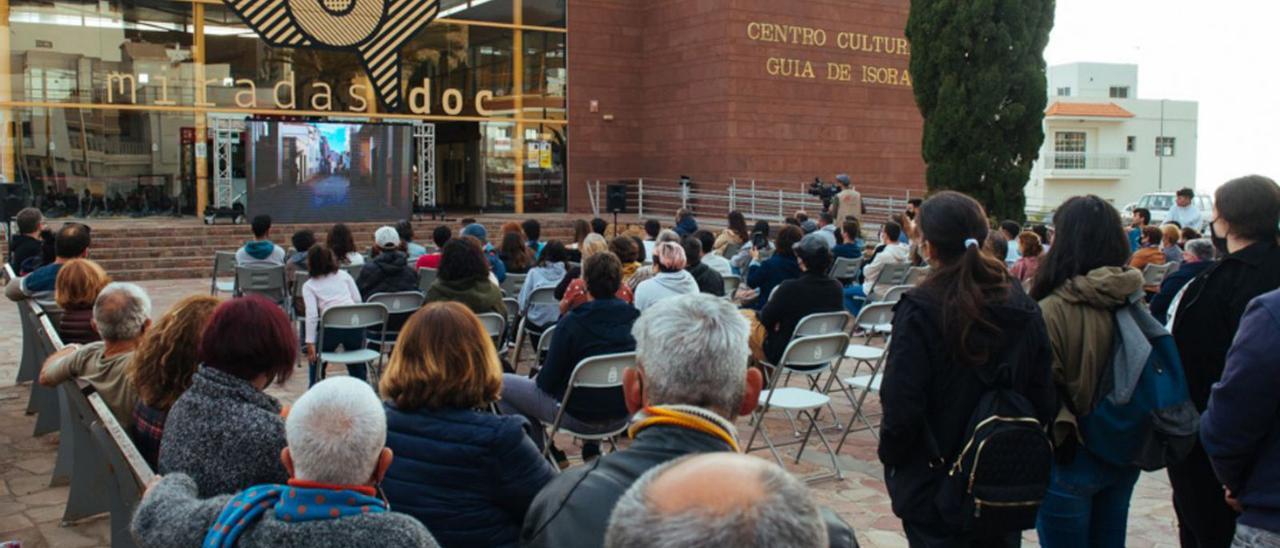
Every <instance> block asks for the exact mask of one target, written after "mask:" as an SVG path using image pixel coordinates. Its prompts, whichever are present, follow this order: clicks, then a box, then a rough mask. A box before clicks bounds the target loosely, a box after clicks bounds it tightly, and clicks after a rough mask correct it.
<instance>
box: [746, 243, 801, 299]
mask: <svg viewBox="0 0 1280 548" xmlns="http://www.w3.org/2000/svg"><path fill="white" fill-rule="evenodd" d="M802 237H804V233H803V232H801V231H800V229H799V228H796V227H794V226H786V227H783V229H782V230H780V231H778V239H777V242H776V243H775V247H776V250H775V251H774V252H773V256H772V257H769V258H768V259H765V260H764V261H763V262H762V261H761V260H760V250H759V249H756V248H755V246H754V245H752V247H751V249H750V250H749V251H748V252H749V253H750V255H751V265H750V266H749V267H748V268H747V276H746V280H745V281H746V283H747V286H748V287H751V288H754V289H755V290H756V291H758V292H759V295H758V297H757V298H756V301H755V303H754V304H753V305H751V308H753V309H755V310H760V309H763V308H764V305H765V303H767V302H769V295H770V294H772V293H773V289H774V288H775V287H778V284H781V283H782V282H785V281H787V280H791V279H794V278H799V277H800V274H801V272H802V271H801V270H800V263H799V262H798V261H797V260H796V255H795V251H794V249H793V248H794V246H795V245H796V243H798V242H799V241H800V238H802Z"/></svg>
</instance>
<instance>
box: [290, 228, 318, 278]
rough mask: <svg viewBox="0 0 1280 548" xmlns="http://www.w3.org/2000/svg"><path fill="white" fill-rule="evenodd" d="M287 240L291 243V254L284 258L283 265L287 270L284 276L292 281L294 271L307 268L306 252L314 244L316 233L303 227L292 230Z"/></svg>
mask: <svg viewBox="0 0 1280 548" xmlns="http://www.w3.org/2000/svg"><path fill="white" fill-rule="evenodd" d="M289 241H290V243H292V244H293V254H292V255H289V258H288V259H286V260H285V266H284V267H285V270H286V271H287V272H286V273H285V276H286V278H287V279H288V280H289V281H290V283H292V282H293V273H294V272H297V271H299V270H302V271H304V272H305V271H306V270H307V252H308V251H310V250H311V246H313V245H316V233H315V232H312V231H310V230H307V229H305V228H304V229H302V230H299V231H297V232H294V233H293V236H291V237H290V238H289Z"/></svg>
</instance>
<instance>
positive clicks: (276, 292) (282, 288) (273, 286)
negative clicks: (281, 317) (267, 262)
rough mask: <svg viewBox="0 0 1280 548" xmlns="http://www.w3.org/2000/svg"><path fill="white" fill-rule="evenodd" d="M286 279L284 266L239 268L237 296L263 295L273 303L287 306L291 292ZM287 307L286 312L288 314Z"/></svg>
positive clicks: (237, 272) (237, 269) (237, 271)
mask: <svg viewBox="0 0 1280 548" xmlns="http://www.w3.org/2000/svg"><path fill="white" fill-rule="evenodd" d="M286 285H287V284H285V279H284V266H237V267H236V295H237V296H243V295H249V294H254V295H261V296H263V297H266V298H267V300H270V301H271V302H273V303H276V304H279V305H280V306H285V305H286V303H288V301H289V290H288V288H287V287H286ZM287 308H290V307H286V312H287Z"/></svg>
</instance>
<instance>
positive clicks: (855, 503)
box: [0, 280, 1177, 548]
mask: <svg viewBox="0 0 1280 548" xmlns="http://www.w3.org/2000/svg"><path fill="white" fill-rule="evenodd" d="M142 286H143V287H144V288H145V289H146V290H147V291H148V292H149V293H150V294H151V296H152V299H153V301H154V311H153V313H154V315H155V316H156V317H158V316H160V315H161V314H163V312H164V311H165V310H168V308H169V307H170V306H172V305H173V303H174V302H176V301H177V300H178V299H180V298H181V297H183V296H185V295H187V294H190V293H196V292H202V291H205V290H206V289H205V288H207V287H208V282H207V281H204V280H182V281H157V282H144V283H143V284H142ZM21 344H22V343H21V330H20V329H19V326H18V318H17V311H16V308H15V307H14V306H13V305H11V304H9V303H0V542H4V541H6V540H18V541H21V542H22V543H23V546H24V547H27V548H37V547H43V546H52V547H80V546H106V545H107V544H108V538H109V536H110V534H109V529H108V523H107V520H106V519H105V517H98V518H90V519H88V520H84V521H82V522H79V523H75V524H71V525H69V526H62V525H60V524H59V520H60V519H61V516H62V510H63V505H64V504H65V502H66V497H67V488H66V487H49V473H50V471H51V470H52V468H53V459H54V455H55V453H56V450H57V434H56V433H55V434H51V435H47V436H44V437H42V438H33V437H32V436H31V431H32V426H33V424H34V420H33V417H28V416H25V415H24V414H23V410H24V409H25V408H26V402H27V393H28V390H29V389H28V387H27V386H25V385H23V386H14V384H13V379H14V378H15V376H16V374H17V362H18V358H19V356H20V355H21ZM793 384H795V381H793ZM305 385H306V374H305V372H303V371H301V370H300V371H299V374H296V375H294V376H293V378H292V379H291V380H290V381H289V382H288V383H287V384H286V385H285V386H283V387H276V388H272V389H271V390H270V392H271V393H272V394H273V395H276V396H277V397H280V398H281V399H283V400H287V401H292V400H293V399H295V398H296V397H297V396H298V395H299V394H301V393H302V391H303V390H304V389H305V388H306V386H305ZM835 400H836V403H837V406H836V410H837V413H838V414H839V415H840V416H841V417H842V418H845V419H847V418H848V416H849V413H850V410H851V407H850V405H849V403H848V402H847V401H846V400H845V398H844V397H843V396H839V395H837V397H836V398H835ZM869 402H870V403H869V406H868V407H869V409H871V410H874V408H876V407H877V402H876V401H875V399H874V396H872V398H870V399H869ZM765 424H766V427H767V428H768V429H769V431H770V432H771V433H772V435H773V437H774V440H775V441H783V440H789V439H792V438H791V431H790V428H789V425H788V424H787V422H786V420H785V419H784V418H781V417H777V418H771V419H769V420H766V422H765ZM738 427H739V429H740V431H741V433H742V435H743V437H744V439H745V437H746V436H748V435H749V434H750V430H749V426H748V425H747V421H746V420H745V419H742V420H739V421H738ZM828 434H829V435H832V436H836V435H837V434H838V432H836V431H834V430H828ZM757 443H758V442H757ZM559 445H560V446H561V447H564V448H568V447H571V445H572V442H571V441H569V440H561V441H560V443H559ZM875 448H876V441H875V439H874V438H872V437H871V436H870V435H869V434H868V433H866V432H861V433H856V434H853V435H851V436H850V437H849V442H848V443H847V444H846V445H845V447H844V449H843V450H842V451H841V453H840V455H839V462H840V467H841V469H842V470H843V471H844V474H845V478H844V480H842V481H825V482H819V483H816V484H814V485H813V492H814V495H815V497H816V498H817V499H818V500H819V501H820V502H821V503H822V504H824V505H826V506H828V507H830V508H832V509H833V510H834V511H836V512H837V513H838V514H840V515H841V516H842V517H844V519H845V520H847V521H848V522H849V523H850V524H852V525H853V526H854V528H855V529H856V530H857V531H858V538H859V541H860V542H861V543H862V545H863V546H868V547H893V546H906V540H905V538H904V537H903V535H902V526H901V524H900V522H899V521H898V520H897V518H895V517H894V516H893V512H892V510H891V509H890V506H889V497H888V495H887V494H886V492H885V487H884V482H883V481H882V480H881V477H882V476H883V470H882V468H881V466H880V463H879V461H877V460H876V457H875ZM568 451H569V452H570V453H571V454H572V453H574V452H575V451H576V449H569V450H568ZM754 454H756V455H759V456H761V457H764V458H768V456H769V454H768V452H767V451H761V452H756V453H754ZM791 454H792V455H793V454H794V453H791ZM787 464H788V468H789V469H790V470H792V471H793V472H795V473H797V474H799V475H802V476H810V475H814V474H818V473H821V472H822V471H824V469H825V468H824V467H825V466H827V465H828V464H829V461H828V460H827V458H826V455H825V454H824V453H823V452H822V451H821V449H820V446H818V445H817V444H816V442H815V443H811V445H810V447H809V449H808V450H807V451H806V453H805V455H804V458H803V460H801V462H800V464H798V465H796V464H792V462H791V460H788V461H787ZM1169 495H1170V491H1169V483H1168V480H1167V479H1166V477H1165V476H1164V474H1163V473H1154V474H1144V475H1143V477H1142V479H1141V480H1140V481H1139V482H1138V487H1137V491H1136V493H1135V495H1134V498H1133V503H1132V509H1131V513H1130V518H1129V543H1128V544H1129V546H1134V547H1139V548H1145V547H1151V546H1161V547H1163V546H1170V547H1172V546H1176V542H1177V540H1176V539H1177V537H1176V532H1175V530H1174V518H1173V508H1172V505H1171V503H1170V502H1169ZM1025 540H1026V543H1025V544H1026V545H1036V544H1037V543H1036V539H1035V534H1034V532H1032V533H1029V534H1027V535H1026V536H1025Z"/></svg>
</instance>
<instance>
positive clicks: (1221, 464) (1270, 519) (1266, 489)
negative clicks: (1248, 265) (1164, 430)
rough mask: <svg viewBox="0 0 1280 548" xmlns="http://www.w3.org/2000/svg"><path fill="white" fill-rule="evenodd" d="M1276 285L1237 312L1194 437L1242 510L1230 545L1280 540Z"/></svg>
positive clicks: (1279, 298)
mask: <svg viewBox="0 0 1280 548" xmlns="http://www.w3.org/2000/svg"><path fill="white" fill-rule="evenodd" d="M1276 356H1280V290H1275V291H1271V292H1269V293H1265V294H1263V295H1261V296H1259V297H1257V298H1255V299H1254V300H1253V301H1251V302H1250V303H1249V306H1248V308H1246V309H1245V313H1244V316H1243V317H1242V318H1241V319H1240V331H1239V332H1238V333H1237V334H1236V338H1235V342H1234V343H1233V344H1232V345H1231V350H1229V351H1228V352H1227V361H1226V366H1225V367H1224V368H1223V371H1222V379H1221V380H1219V381H1218V382H1217V383H1216V384H1214V385H1213V391H1212V392H1211V393H1210V396H1209V406H1208V409H1206V410H1205V412H1204V416H1202V417H1201V418H1200V440H1201V442H1202V443H1203V444H1204V449H1205V452H1206V453H1207V454H1208V455H1209V462H1210V463H1211V464H1212V465H1213V470H1214V472H1215V474H1216V475H1217V478H1218V480H1219V481H1221V482H1222V485H1223V486H1224V488H1225V495H1226V497H1227V499H1226V503H1227V505H1228V506H1230V507H1231V508H1232V509H1234V510H1235V511H1237V512H1240V513H1241V515H1240V519H1239V521H1237V522H1236V531H1235V539H1234V541H1233V543H1232V545H1233V546H1277V545H1280V518H1277V516H1280V503H1277V501H1278V500H1280V498H1277V493H1280V470H1277V469H1276V467H1275V466H1274V463H1276V462H1280V430H1278V429H1280V406H1278V405H1277V400H1276V393H1277V392H1280V382H1277V381H1280V375H1278V374H1277V371H1276V367H1277V365H1280V364H1278V363H1277V362H1276Z"/></svg>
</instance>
